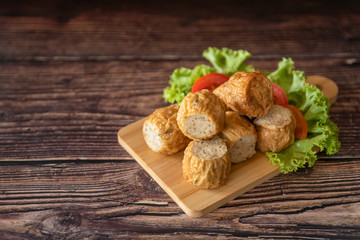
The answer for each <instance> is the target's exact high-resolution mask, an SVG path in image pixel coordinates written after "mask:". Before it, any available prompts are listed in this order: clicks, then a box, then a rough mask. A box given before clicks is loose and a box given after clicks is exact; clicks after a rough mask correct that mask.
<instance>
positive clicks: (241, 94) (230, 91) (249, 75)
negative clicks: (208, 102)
mask: <svg viewBox="0 0 360 240" xmlns="http://www.w3.org/2000/svg"><path fill="white" fill-rule="evenodd" d="M214 94H215V95H216V96H218V97H219V98H220V99H221V100H222V101H224V103H225V104H226V106H227V107H229V108H230V109H232V110H233V111H235V112H238V113H240V114H241V115H245V116H248V117H251V118H253V117H263V116H265V115H266V114H267V113H268V112H269V111H270V109H271V108H272V106H273V98H274V97H273V89H272V84H271V82H270V80H269V79H268V78H267V77H265V76H264V75H263V74H262V73H260V72H237V73H235V74H234V75H232V76H231V77H230V79H229V81H227V82H225V83H224V84H222V85H220V86H219V87H218V88H216V89H215V90H214Z"/></svg>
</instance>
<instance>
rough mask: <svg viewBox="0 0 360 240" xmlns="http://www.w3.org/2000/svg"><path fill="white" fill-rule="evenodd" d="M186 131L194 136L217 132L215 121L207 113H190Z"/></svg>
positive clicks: (200, 136)
mask: <svg viewBox="0 0 360 240" xmlns="http://www.w3.org/2000/svg"><path fill="white" fill-rule="evenodd" d="M185 128H186V129H185V131H186V132H187V133H188V134H189V135H191V136H192V137H194V138H203V137H206V136H211V135H213V134H214V133H215V123H214V122H213V121H212V120H211V118H210V117H209V116H207V115H205V114H194V115H190V116H188V117H187V118H186V119H185Z"/></svg>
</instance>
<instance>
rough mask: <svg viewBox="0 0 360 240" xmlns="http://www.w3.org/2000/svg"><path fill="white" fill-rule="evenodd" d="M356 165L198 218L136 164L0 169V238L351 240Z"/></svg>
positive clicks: (325, 165)
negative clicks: (184, 209)
mask: <svg viewBox="0 0 360 240" xmlns="http://www.w3.org/2000/svg"><path fill="white" fill-rule="evenodd" d="M359 163H360V159H353V160H336V161H323V160H320V161H318V162H317V163H316V164H315V166H314V167H313V168H311V169H306V170H301V171H299V172H297V173H293V174H288V175H279V176H277V177H275V178H273V179H271V180H269V181H267V182H265V183H263V184H262V185H260V186H258V187H256V188H254V189H253V190H251V191H250V192H248V193H246V194H244V195H242V196H241V197H239V198H237V199H235V200H233V201H231V202H229V203H228V204H226V205H225V206H223V207H222V208H220V209H217V210H215V211H213V212H212V213H209V214H207V215H206V216H204V218H199V219H194V218H189V217H187V216H186V215H185V214H184V213H183V212H182V211H181V209H180V208H179V207H178V206H177V205H176V204H175V203H174V202H173V201H172V200H171V198H170V197H169V196H168V195H167V194H166V193H165V192H163V191H162V189H161V188H160V187H159V186H158V185H157V184H156V183H155V182H154V181H153V180H152V179H151V178H150V177H149V176H148V175H147V174H146V173H145V172H144V171H143V170H142V168H141V167H140V166H139V165H138V164H137V163H136V162H132V161H112V162H111V161H110V162H83V161H76V162H59V163H36V164H28V163H20V162H19V163H13V164H9V163H0V166H1V167H0V223H1V224H0V234H1V236H7V237H8V239H22V237H25V239H26V238H29V239H34V238H36V239H47V238H49V237H52V238H57V239H59V238H61V239H83V238H85V237H88V238H89V239H108V238H135V237H143V238H146V237H150V238H151V237H152V238H160V236H161V238H164V239H172V238H175V239H184V238H187V237H190V236H191V237H190V238H204V237H206V238H219V237H220V238H221V237H236V236H240V237H247V236H252V237H257V238H286V239H296V238H300V239H304V238H312V239H314V238H321V239H339V238H342V239H356V238H358V236H359V234H360V221H359V219H360V215H359V213H360V211H359V209H360V189H359V184H360V180H359V179H360V167H359V166H360V164H359ZM161 238H160V239H161Z"/></svg>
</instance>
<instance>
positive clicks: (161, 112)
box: [142, 104, 190, 154]
mask: <svg viewBox="0 0 360 240" xmlns="http://www.w3.org/2000/svg"><path fill="white" fill-rule="evenodd" d="M178 110H179V105H178V104H173V105H170V106H167V107H163V108H159V109H157V110H155V111H154V112H153V113H152V114H151V115H150V116H149V117H148V118H147V119H146V120H145V122H144V125H143V129H142V133H143V136H144V139H145V142H146V144H147V145H148V146H149V148H151V150H153V151H154V152H161V153H166V154H173V153H176V152H178V151H180V150H182V149H184V148H185V147H186V146H187V144H188V143H189V142H190V139H188V138H187V137H186V136H185V135H184V134H183V133H182V132H181V131H180V129H179V127H178V125H177V121H176V116H177V112H178Z"/></svg>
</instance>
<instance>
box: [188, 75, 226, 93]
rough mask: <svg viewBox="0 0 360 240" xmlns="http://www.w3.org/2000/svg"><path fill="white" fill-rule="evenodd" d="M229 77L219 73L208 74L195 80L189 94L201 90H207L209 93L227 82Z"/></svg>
mask: <svg viewBox="0 0 360 240" xmlns="http://www.w3.org/2000/svg"><path fill="white" fill-rule="evenodd" d="M229 78H230V77H229V76H228V75H225V74H221V73H208V74H206V75H204V76H202V77H200V78H198V79H197V80H196V82H195V83H194V85H193V87H192V89H191V92H197V91H200V90H203V89H208V90H209V91H210V92H212V91H214V89H215V88H217V87H218V86H220V85H221V84H223V83H224V82H226V81H227V80H229Z"/></svg>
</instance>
